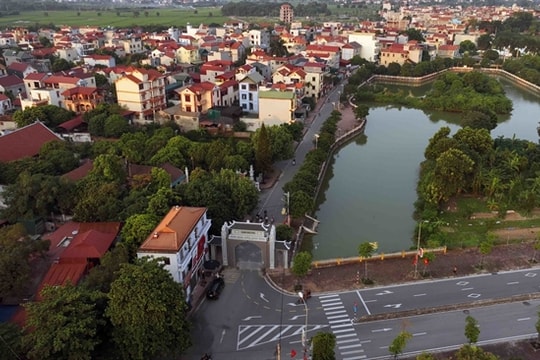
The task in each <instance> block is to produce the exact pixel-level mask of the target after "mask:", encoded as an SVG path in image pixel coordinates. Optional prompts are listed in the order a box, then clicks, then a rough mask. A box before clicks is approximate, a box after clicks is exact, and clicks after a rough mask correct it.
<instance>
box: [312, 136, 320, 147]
mask: <svg viewBox="0 0 540 360" xmlns="http://www.w3.org/2000/svg"><path fill="white" fill-rule="evenodd" d="M319 136H320V135H319V134H315V135H313V137H314V138H315V149H317V143H318V142H319Z"/></svg>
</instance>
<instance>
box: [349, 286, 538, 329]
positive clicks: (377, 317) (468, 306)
mask: <svg viewBox="0 0 540 360" xmlns="http://www.w3.org/2000/svg"><path fill="white" fill-rule="evenodd" d="M537 299H540V292H536V293H530V294H523V295H516V296H511V297H507V298H501V299H487V300H478V301H473V302H470V303H461V304H453V305H443V306H435V307H431V308H424V309H414V310H406V311H397V312H392V313H386V314H378V315H367V316H363V317H360V318H359V319H358V322H370V321H379V320H390V319H399V318H402V317H410V316H417V315H426V314H433V313H438V312H449V311H457V310H466V309H471V308H477V307H485V306H490V305H498V304H507V303H513V302H520V301H530V300H537Z"/></svg>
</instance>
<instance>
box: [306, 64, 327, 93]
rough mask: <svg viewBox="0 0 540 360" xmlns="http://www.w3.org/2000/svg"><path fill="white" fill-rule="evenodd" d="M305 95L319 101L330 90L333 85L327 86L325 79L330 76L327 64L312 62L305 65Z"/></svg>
mask: <svg viewBox="0 0 540 360" xmlns="http://www.w3.org/2000/svg"><path fill="white" fill-rule="evenodd" d="M303 70H304V74H305V76H304V95H305V96H309V97H312V98H314V99H315V101H317V100H319V99H320V98H321V97H322V96H323V95H324V94H326V92H327V91H328V90H329V89H330V87H331V84H327V83H326V82H325V81H324V79H325V77H326V75H328V73H329V72H328V69H327V67H326V65H325V64H323V63H319V62H314V61H310V62H307V63H305V64H304V66H303Z"/></svg>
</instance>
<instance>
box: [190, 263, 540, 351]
mask: <svg viewBox="0 0 540 360" xmlns="http://www.w3.org/2000/svg"><path fill="white" fill-rule="evenodd" d="M538 276H540V268H534V269H528V270H521V271H513V272H505V273H500V274H496V275H495V274H488V275H481V276H471V277H460V278H451V279H446V280H440V281H425V282H419V283H411V284H404V285H400V286H390V287H380V288H373V289H365V290H361V291H350V292H341V293H330V294H322V295H318V296H313V297H312V298H311V299H309V300H308V301H307V304H306V305H307V310H308V317H307V323H308V327H307V328H308V338H309V337H311V336H313V335H314V334H316V333H317V332H319V331H331V332H332V333H334V334H335V335H336V337H337V342H338V344H337V347H336V355H337V359H344V360H345V359H346V360H358V359H378V358H385V357H386V358H388V355H389V353H388V348H387V347H388V345H389V344H390V343H391V342H392V340H393V339H394V338H395V337H396V336H397V334H398V333H399V331H401V330H402V329H405V330H407V331H409V332H410V333H412V334H413V339H411V341H410V342H409V344H408V345H407V349H406V350H407V351H408V352H410V353H411V354H413V353H415V352H421V351H435V350H442V349H447V348H448V349H450V348H457V347H459V346H461V345H462V344H463V343H465V342H466V339H465V338H464V327H465V317H466V316H467V312H468V313H470V315H472V316H473V317H475V318H476V319H477V320H478V321H479V323H480V328H481V337H480V338H481V341H502V340H504V339H508V338H514V337H519V338H528V337H532V336H534V334H535V329H534V324H535V322H536V320H537V318H538V316H537V312H538V310H539V308H538V304H539V301H537V300H535V301H531V302H530V303H510V304H501V305H497V306H489V307H485V308H473V307H472V306H471V308H470V309H468V310H464V311H452V312H444V313H436V314H430V315H422V316H412V317H405V318H399V319H394V320H386V321H372V322H357V321H354V319H355V318H357V319H358V318H360V317H361V316H364V315H366V314H377V313H389V312H395V311H401V310H405V309H420V308H429V307H434V306H440V305H441V304H455V303H470V304H471V305H472V303H474V302H475V301H477V300H478V299H479V298H481V299H483V300H486V299H487V298H488V297H489V298H504V297H509V296H513V295H517V294H522V293H531V292H538V291H539V286H540V281H539V278H538ZM225 282H226V286H225V289H224V291H223V293H222V295H221V297H220V298H219V299H218V300H216V301H209V300H206V301H205V302H203V304H202V305H201V308H199V309H198V311H197V312H196V313H195V318H194V324H195V325H194V329H193V338H194V343H195V344H194V346H193V347H192V349H190V351H189V354H188V355H187V356H186V357H185V359H190V360H191V359H193V360H198V359H200V356H201V355H202V354H204V353H205V352H209V353H212V354H213V358H214V359H223V360H229V359H230V360H233V359H238V360H243V359H246V360H248V359H258V360H259V359H260V360H263V359H276V354H275V352H276V349H277V344H278V343H280V344H281V348H282V359H287V358H291V357H290V353H291V350H294V351H295V352H296V353H297V356H296V358H297V359H300V358H301V354H302V352H303V347H302V331H303V328H304V326H305V324H306V308H305V307H304V304H303V303H298V302H297V300H298V296H295V295H290V294H283V293H281V292H279V291H277V290H276V289H274V288H273V287H271V286H270V285H269V284H268V283H266V282H265V281H263V279H262V276H261V274H259V273H258V272H257V271H246V270H244V271H240V270H226V272H225ZM471 294H473V296H471ZM355 303H356V306H355ZM397 304H400V306H399V307H398V306H396V305H397ZM355 309H356V316H355ZM501 324H504V326H501Z"/></svg>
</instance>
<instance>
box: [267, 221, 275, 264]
mask: <svg viewBox="0 0 540 360" xmlns="http://www.w3.org/2000/svg"><path fill="white" fill-rule="evenodd" d="M268 267H269V268H270V270H273V269H275V268H276V226H275V225H274V224H272V225H270V234H269V235H268Z"/></svg>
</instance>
